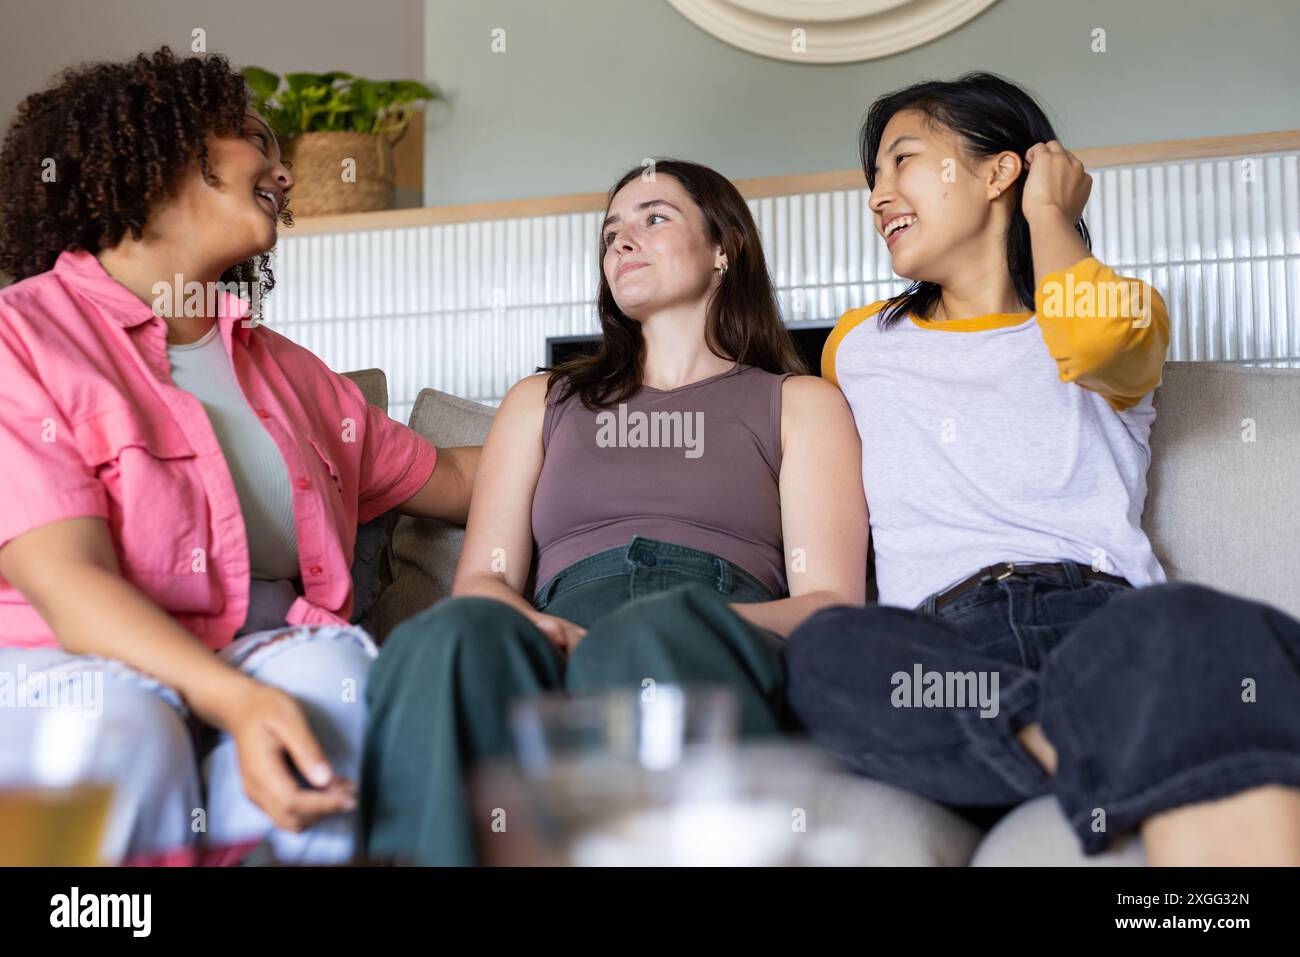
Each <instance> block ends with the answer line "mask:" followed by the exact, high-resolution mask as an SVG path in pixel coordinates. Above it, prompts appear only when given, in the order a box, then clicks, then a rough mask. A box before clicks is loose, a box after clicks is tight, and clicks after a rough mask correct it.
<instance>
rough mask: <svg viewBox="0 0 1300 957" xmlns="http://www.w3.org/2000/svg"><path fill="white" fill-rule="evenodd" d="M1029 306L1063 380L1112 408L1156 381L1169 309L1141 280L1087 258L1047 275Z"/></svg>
mask: <svg viewBox="0 0 1300 957" xmlns="http://www.w3.org/2000/svg"><path fill="white" fill-rule="evenodd" d="M1034 306H1035V312H1036V314H1037V316H1038V325H1039V328H1041V329H1042V331H1043V340H1044V341H1045V342H1046V343H1047V351H1048V352H1050V353H1051V354H1052V358H1054V359H1055V360H1056V366H1057V373H1058V374H1059V375H1060V377H1061V381H1062V382H1074V383H1077V384H1078V385H1080V386H1082V387H1083V388H1085V389H1088V390H1089V391H1091V392H1096V393H1098V394H1099V395H1102V396H1104V397H1105V399H1106V401H1107V402H1109V403H1110V406H1111V408H1113V409H1114V410H1115V411H1116V412H1122V411H1123V410H1124V409H1127V408H1130V407H1131V406H1134V405H1136V404H1137V403H1138V402H1139V401H1140V400H1141V399H1142V397H1143V396H1144V395H1146V394H1147V393H1149V392H1151V391H1152V390H1153V389H1155V387H1156V386H1157V385H1158V384H1159V382H1160V368H1161V366H1162V365H1164V361H1165V353H1166V351H1167V350H1168V349H1169V313H1168V311H1167V310H1166V309H1165V301H1164V299H1162V298H1161V297H1160V293H1158V292H1156V291H1155V290H1154V289H1153V288H1151V287H1150V286H1149V285H1147V284H1146V283H1144V282H1142V281H1141V280H1138V279H1128V278H1124V277H1121V276H1119V275H1118V274H1116V273H1115V271H1114V270H1113V269H1111V268H1110V267H1109V266H1106V265H1105V264H1103V263H1101V262H1098V261H1097V259H1096V258H1094V257H1092V256H1089V257H1088V258H1087V259H1083V260H1080V261H1079V262H1077V263H1075V264H1074V265H1073V266H1071V267H1070V268H1068V269H1062V270H1061V271H1059V272H1054V273H1051V274H1050V275H1048V276H1046V277H1045V278H1044V279H1043V284H1042V286H1041V287H1040V288H1039V289H1038V291H1037V293H1036V294H1035V296H1034Z"/></svg>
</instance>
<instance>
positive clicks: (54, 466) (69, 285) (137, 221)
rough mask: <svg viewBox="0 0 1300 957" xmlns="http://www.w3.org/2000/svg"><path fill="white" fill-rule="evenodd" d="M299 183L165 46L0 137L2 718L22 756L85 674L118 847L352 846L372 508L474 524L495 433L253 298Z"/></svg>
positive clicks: (68, 89) (28, 106)
mask: <svg viewBox="0 0 1300 957" xmlns="http://www.w3.org/2000/svg"><path fill="white" fill-rule="evenodd" d="M292 187H293V177H292V176H291V174H290V173H289V170H288V169H287V167H286V164H285V163H284V162H283V160H282V159H281V156H280V150H279V146H278V144H277V142H276V139H275V136H274V135H273V134H272V132H271V130H270V128H269V127H268V126H267V124H266V123H265V122H264V121H263V119H262V118H261V117H260V116H259V115H258V114H257V113H256V111H254V110H252V109H251V108H250V106H249V98H248V92H247V89H246V87H245V85H244V82H243V80H242V78H241V77H240V75H239V74H238V73H237V72H235V71H234V70H232V69H231V67H230V65H229V63H228V62H227V61H226V60H225V59H224V58H223V57H221V56H216V55H207V56H195V57H184V58H180V57H176V56H174V55H173V54H172V52H171V51H170V50H168V49H167V48H166V47H163V48H162V49H160V50H158V51H156V52H154V53H152V54H149V55H143V54H142V55H140V56H138V57H136V58H135V59H134V60H131V61H129V62H125V63H98V64H92V65H86V66H82V67H78V68H74V69H72V70H69V71H67V72H66V73H64V74H63V75H62V76H61V77H60V78H59V79H58V81H57V82H56V83H55V84H54V85H53V86H52V87H50V88H49V89H47V90H44V91H43V92H40V93H36V94H33V95H31V96H29V97H27V99H26V100H25V101H24V102H23V103H22V104H21V106H20V107H19V113H18V117H17V119H16V120H15V121H14V122H13V124H12V125H11V127H10V129H9V131H8V134H7V136H6V138H5V141H4V146H3V149H2V150H0V270H3V271H4V272H6V273H8V274H9V275H10V276H11V277H12V278H13V279H14V280H16V282H15V283H14V284H13V285H11V286H9V287H8V288H6V289H4V290H0V382H3V383H4V390H5V400H6V401H5V406H4V412H3V414H2V415H0V458H3V460H4V462H5V467H4V469H3V471H2V472H0V500H3V501H4V502H5V507H4V508H3V509H2V510H0V679H5V680H7V681H8V682H9V683H10V686H11V687H14V688H20V689H21V691H22V693H23V695H24V700H25V702H26V703H27V704H28V705H29V707H26V708H7V709H0V742H3V745H0V774H4V775H5V776H6V777H7V778H9V779H10V780H9V782H8V783H14V780H13V778H14V777H15V774H14V772H13V771H12V770H9V771H5V770H3V769H4V768H5V767H6V766H9V767H10V768H12V765H13V764H14V763H16V762H15V760H14V757H15V755H18V754H24V753H26V752H28V751H30V750H33V749H34V744H33V742H34V741H35V738H34V735H35V734H36V733H37V731H38V730H39V728H40V725H41V720H40V719H41V714H42V706H43V705H50V704H53V703H55V699H56V698H57V697H59V696H60V694H62V693H63V692H66V691H67V690H68V687H69V685H71V684H76V685H78V686H79V689H80V690H83V691H86V692H88V694H85V695H82V699H81V700H82V702H83V704H87V705H88V706H90V707H93V713H94V714H96V715H97V716H98V715H100V714H102V718H103V721H102V722H99V723H97V725H96V726H97V727H98V728H99V733H98V738H97V740H98V744H97V747H96V748H95V752H94V757H93V759H92V765H91V767H89V768H88V769H85V771H86V773H87V775H88V776H90V777H94V778H97V779H101V780H107V781H109V782H111V783H112V784H113V785H114V799H113V805H112V809H111V811H110V816H109V831H108V834H107V836H106V838H105V847H104V856H105V858H107V859H110V860H115V859H120V858H123V857H130V856H133V855H140V854H154V853H161V852H167V851H172V850H175V849H186V848H193V846H194V845H195V842H196V840H197V835H198V834H199V833H204V832H205V833H206V841H207V842H209V843H211V844H213V845H231V844H242V843H244V842H247V841H256V840H263V839H265V840H267V841H268V842H269V844H270V848H271V850H272V852H273V853H274V854H275V855H276V857H277V858H279V859H280V860H284V861H295V862H318V863H319V862H330V861H341V860H346V859H348V858H349V857H350V856H351V854H352V850H353V846H354V838H353V831H354V825H355V812H354V808H355V797H354V785H353V783H352V782H353V780H354V779H355V778H356V776H357V774H358V772H359V762H360V754H361V742H362V737H363V734H364V730H365V724H366V712H365V704H364V702H365V688H364V685H365V681H366V676H367V672H368V670H369V666H370V662H371V660H372V658H373V657H374V655H375V649H374V646H373V644H372V643H371V641H370V639H369V637H368V636H367V635H366V634H365V633H364V631H362V630H361V629H360V628H357V627H354V626H352V625H350V624H349V623H348V618H349V615H350V614H351V611H352V604H353V599H352V586H351V580H350V577H349V566H350V564H351V559H352V551H353V546H354V544H355V538H356V527H357V524H358V522H365V521H368V520H370V519H372V518H374V517H376V516H378V515H380V514H382V513H383V512H385V511H388V510H389V509H393V508H397V509H399V510H400V511H403V512H406V513H408V514H416V515H426V516H433V517H438V518H443V519H447V520H451V521H457V522H463V521H464V520H465V516H466V514H467V510H468V500H469V489H470V487H471V484H472V479H473V472H474V469H475V466H476V462H477V450H476V449H463V450H462V449H443V450H441V451H439V450H436V449H434V448H433V446H432V445H430V444H429V443H428V442H427V441H426V440H424V439H423V438H421V437H420V436H418V435H417V434H416V433H414V432H412V431H411V430H409V429H407V428H406V427H405V426H403V425H400V424H398V423H396V422H394V421H393V420H391V419H389V418H388V417H387V416H385V415H383V414H382V413H381V412H379V411H378V410H377V409H375V408H373V407H371V406H368V405H367V404H366V402H365V401H364V399H363V397H362V395H361V393H360V391H359V390H358V389H357V387H356V386H355V385H353V384H352V383H351V382H350V381H348V380H347V379H345V378H343V377H341V376H339V375H336V374H335V373H333V372H331V371H330V370H329V369H328V368H326V366H325V365H324V364H323V363H322V362H321V361H320V360H319V359H317V358H316V357H315V356H313V355H312V354H311V353H310V352H308V351H307V350H305V349H303V348H301V347H299V346H297V345H295V344H293V343H292V342H290V341H289V340H287V339H285V338H284V337H282V336H280V335H277V334H276V333H274V332H272V331H271V330H269V329H267V328H266V327H265V326H262V325H260V324H258V322H257V321H256V317H255V316H251V315H250V308H249V303H248V302H247V301H246V299H247V298H250V297H246V296H243V295H236V294H235V293H234V292H232V291H231V289H232V287H231V286H230V285H229V284H230V283H241V284H243V285H241V286H236V287H233V288H235V289H238V290H240V291H241V292H242V291H245V290H247V289H249V288H251V289H252V290H253V294H252V296H251V298H253V299H256V298H257V297H258V294H259V293H264V292H266V291H269V290H270V288H271V286H272V285H273V277H272V274H271V270H270V268H269V266H268V258H269V255H268V254H269V251H270V250H271V248H272V247H273V246H274V245H275V242H276V231H277V226H278V224H279V223H280V222H281V221H283V222H284V223H285V224H286V225H290V224H291V223H292V220H291V219H290V218H289V214H288V208H287V205H286V197H287V195H288V193H289V191H290V190H291V189H292ZM195 284H198V285H197V286H195ZM195 289H199V290H203V291H204V292H205V295H202V296H195V295H193V290H195ZM435 462H437V463H438V466H439V467H438V468H437V469H435V468H434V464H435ZM98 689H102V695H100V694H97V693H96V692H97V690H98ZM65 697H66V695H65ZM5 752H8V753H7V754H6V753H5ZM22 773H26V774H27V783H41V781H40V780H39V778H38V777H37V775H36V773H35V771H33V770H27V771H25V772H21V773H19V774H18V775H17V777H18V779H19V780H18V782H17V783H23V780H22ZM201 793H203V794H204V796H205V799H206V800H204V799H201V797H200V794H201Z"/></svg>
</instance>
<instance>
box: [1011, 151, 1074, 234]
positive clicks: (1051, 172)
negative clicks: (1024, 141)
mask: <svg viewBox="0 0 1300 957" xmlns="http://www.w3.org/2000/svg"><path fill="white" fill-rule="evenodd" d="M1025 165H1026V166H1028V167H1029V173H1028V175H1027V176H1026V177H1025V189H1024V193H1023V194H1022V196H1021V201H1020V205H1021V209H1022V210H1023V211H1024V214H1025V219H1027V220H1029V224H1030V228H1031V229H1032V228H1033V224H1034V221H1035V219H1038V218H1040V217H1042V216H1044V215H1048V216H1059V217H1061V218H1063V219H1064V220H1065V221H1066V222H1068V223H1069V224H1070V228H1071V229H1073V228H1074V224H1075V223H1077V222H1078V221H1079V220H1080V219H1081V218H1082V217H1083V209H1084V207H1085V206H1087V205H1088V195H1089V194H1090V193H1091V192H1092V177H1091V176H1089V175H1088V173H1087V171H1086V170H1085V169H1084V168H1083V162H1082V161H1081V160H1080V159H1079V157H1077V156H1075V155H1074V154H1073V153H1071V152H1070V151H1069V150H1067V149H1066V148H1065V147H1064V146H1062V145H1061V144H1060V141H1058V140H1049V141H1048V142H1046V143H1035V144H1034V145H1033V146H1031V147H1030V148H1029V152H1027V153H1026V154H1025Z"/></svg>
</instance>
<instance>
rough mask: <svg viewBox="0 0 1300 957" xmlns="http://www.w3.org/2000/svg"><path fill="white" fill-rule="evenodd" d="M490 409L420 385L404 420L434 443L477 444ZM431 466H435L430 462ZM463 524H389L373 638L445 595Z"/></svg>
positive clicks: (412, 520) (484, 432)
mask: <svg viewBox="0 0 1300 957" xmlns="http://www.w3.org/2000/svg"><path fill="white" fill-rule="evenodd" d="M495 414H496V409H494V408H492V407H491V406H486V405H482V404H480V403H478V402H472V401H470V400H469V399H462V398H459V397H457V396H454V395H450V394H448V393H446V392H439V391H438V390H437V389H423V390H421V392H420V394H419V395H418V396H417V397H416V399H415V405H414V407H413V408H412V409H411V418H410V421H409V422H408V423H407V424H408V425H410V427H411V428H413V429H414V430H415V431H416V432H419V433H420V434H421V435H423V436H424V437H425V438H427V439H429V440H430V441H431V442H433V444H434V445H436V446H438V447H448V448H450V447H454V446H458V445H482V444H483V443H484V441H485V440H486V439H487V434H488V429H489V427H490V426H491V425H492V417H493V416H494V415H495ZM435 468H436V466H435ZM464 538H465V530H464V529H463V528H460V527H458V526H455V525H449V524H447V523H446V522H441V521H438V520H437V519H432V518H414V517H412V516H409V515H403V516H401V517H399V518H398V520H397V523H396V525H395V526H394V528H393V537H392V542H391V545H390V548H389V562H388V570H389V574H390V576H391V584H389V585H388V586H387V587H386V588H385V589H384V591H383V593H382V594H381V595H380V596H379V601H378V602H377V603H376V605H375V611H374V615H373V616H372V618H371V620H370V621H369V622H368V624H369V626H370V632H371V634H373V635H374V636H375V638H376V640H378V641H382V640H383V639H384V638H385V637H386V636H387V634H388V633H389V632H390V631H391V630H392V629H393V628H395V627H396V626H397V625H398V624H400V623H401V622H402V621H404V620H406V619H407V618H409V617H411V616H412V615H414V614H416V613H418V612H420V611H423V610H424V609H425V608H428V607H429V606H430V605H432V604H434V603H435V602H437V601H439V600H441V599H443V598H446V597H448V596H449V595H451V582H452V579H453V577H454V576H455V574H456V562H457V561H458V560H459V558H460V546H461V542H462V541H464Z"/></svg>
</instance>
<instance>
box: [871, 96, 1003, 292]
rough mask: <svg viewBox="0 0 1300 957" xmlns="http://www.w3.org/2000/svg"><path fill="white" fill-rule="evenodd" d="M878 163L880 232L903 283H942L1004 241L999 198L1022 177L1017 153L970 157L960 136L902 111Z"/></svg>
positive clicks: (875, 207)
mask: <svg viewBox="0 0 1300 957" xmlns="http://www.w3.org/2000/svg"><path fill="white" fill-rule="evenodd" d="M875 166H876V171H875V177H876V178H875V184H874V186H873V187H872V190H871V198H870V201H869V202H870V205H871V209H872V212H873V213H874V214H875V224H876V231H877V232H878V233H880V235H881V236H883V237H884V238H885V243H886V245H887V246H888V247H889V252H890V255H891V257H892V258H893V267H894V272H896V273H897V274H898V275H900V276H902V277H903V278H905V279H911V280H914V281H915V280H920V281H926V282H935V283H939V284H940V285H943V284H944V280H945V278H946V277H948V276H950V275H953V274H954V273H955V272H956V271H957V270H959V269H961V268H962V267H963V266H964V265H965V264H967V263H969V262H971V261H972V258H973V257H979V256H980V255H981V254H982V253H983V252H984V251H985V247H986V246H987V245H988V244H989V243H998V244H1002V243H1004V239H1003V238H1002V236H1003V234H1004V233H1005V230H1006V224H1005V219H1006V218H1007V214H1006V211H1005V209H1003V210H1001V211H999V210H998V208H997V206H996V205H995V203H994V200H995V199H996V198H997V195H996V194H997V191H998V190H999V189H1001V190H1003V191H1005V190H1006V189H1007V187H1008V186H1009V185H1010V183H1012V182H1014V181H1015V178H1016V176H1018V175H1019V172H1020V168H1019V160H1018V159H1016V157H1015V154H1014V153H1002V154H999V155H997V156H993V157H988V158H978V159H972V158H971V157H970V156H968V155H967V153H966V152H965V151H964V150H963V146H962V143H961V141H960V139H959V137H958V136H957V135H956V134H955V133H953V132H951V131H950V130H947V129H945V128H944V127H942V126H940V125H938V124H936V123H934V122H932V121H930V120H929V118H928V117H926V116H925V115H924V114H923V113H920V112H918V111H915V110H903V111H900V112H899V113H896V114H895V115H894V116H893V117H892V118H891V119H890V120H889V123H888V124H887V125H886V126H885V130H884V135H883V136H882V137H881V139H880V149H879V151H878V152H877V154H876V158H875ZM1010 198H1011V197H1010V195H1008V197H1007V199H1008V200H1010Z"/></svg>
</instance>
